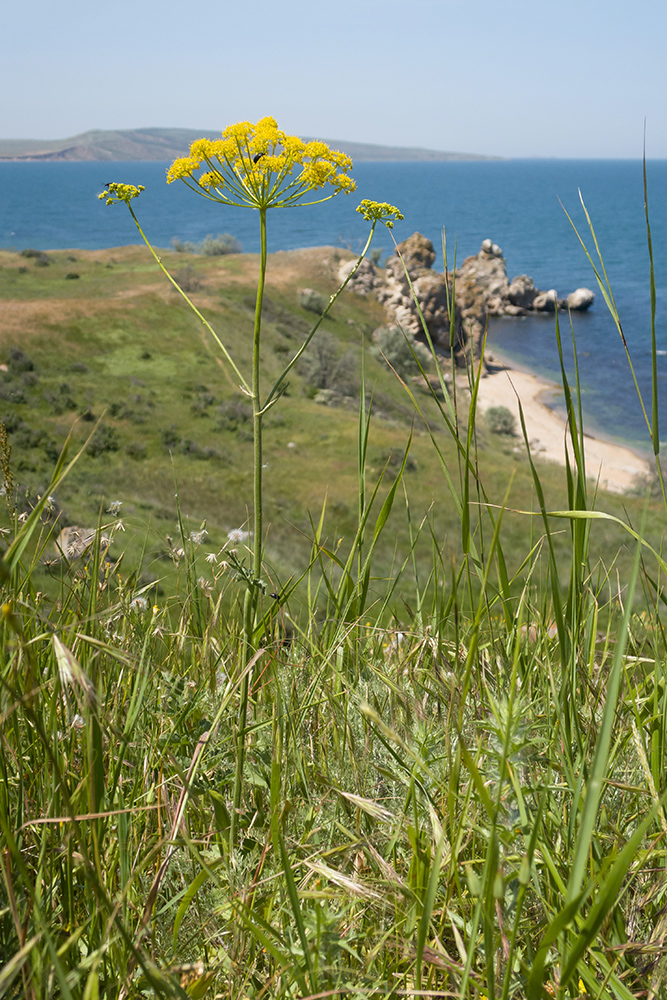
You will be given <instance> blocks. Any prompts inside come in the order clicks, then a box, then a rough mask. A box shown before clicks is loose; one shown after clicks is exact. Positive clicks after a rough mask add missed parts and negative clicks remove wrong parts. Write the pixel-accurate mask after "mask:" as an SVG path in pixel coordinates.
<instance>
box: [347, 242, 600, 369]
mask: <svg viewBox="0 0 667 1000" xmlns="http://www.w3.org/2000/svg"><path fill="white" fill-rule="evenodd" d="M399 254H400V256H399ZM435 256H436V255H435V251H434V249H433V244H432V243H431V241H430V240H427V239H426V237H425V236H422V234H421V233H414V234H413V235H412V236H410V237H409V238H408V239H407V240H404V241H403V243H400V244H399V245H398V250H397V252H396V253H394V254H392V256H391V257H390V258H389V260H388V261H387V266H386V269H385V271H384V274H383V273H382V271H381V270H380V269H379V268H377V267H376V266H375V265H374V264H373V263H372V262H371V261H367V260H364V261H363V262H362V265H361V266H360V268H359V270H358V271H357V273H356V274H355V275H354V277H353V278H352V279H351V281H350V282H349V284H348V286H347V287H348V288H349V289H351V290H352V291H355V292H357V293H358V294H360V295H368V294H371V293H372V294H374V295H377V297H378V299H379V300H380V302H382V303H384V306H385V308H386V310H387V316H388V319H389V321H390V323H392V324H395V325H397V326H399V327H401V328H402V329H403V330H405V332H406V333H407V334H411V335H412V336H414V337H416V338H417V339H418V340H425V339H426V338H425V336H424V330H423V328H422V322H421V318H420V312H421V315H422V316H423V318H424V322H425V323H426V327H427V329H428V333H429V336H430V337H431V340H432V341H433V343H434V345H435V346H436V347H437V348H439V349H440V350H441V351H443V352H444V353H449V351H450V343H452V342H453V350H454V356H455V358H456V360H457V362H459V363H460V364H465V361H466V359H467V358H468V357H470V356H472V357H478V356H479V353H480V344H481V340H482V337H483V335H484V330H485V329H486V325H487V320H488V318H489V317H490V316H528V315H536V314H538V313H553V312H555V311H556V309H570V310H577V311H582V310H584V309H589V308H590V306H591V305H592V304H593V300H594V299H595V295H594V294H593V292H592V291H591V290H590V289H589V288H578V289H576V291H574V292H571V293H570V294H569V295H568V296H567V298H565V299H560V298H559V297H558V293H557V291H556V289H555V288H551V289H549V290H548V291H540V289H539V288H536V287H535V283H534V281H533V279H532V278H530V277H529V276H528V275H527V274H520V275H518V276H517V277H515V278H513V279H512V281H509V279H508V277H507V264H506V262H505V258H504V256H503V252H502V250H501V248H500V247H499V246H498V244H497V243H494V242H493V241H492V240H488V239H487V240H484V242H483V243H482V246H481V249H480V251H479V253H477V254H474V255H473V256H472V257H467V258H466V259H465V260H464V262H463V264H462V265H461V267H460V268H457V270H456V272H455V273H454V274H452V273H451V272H450V273H448V274H444V273H441V272H438V271H434V270H433V264H434V262H435ZM353 266H354V265H353V263H349V262H346V263H344V264H341V266H340V270H339V279H340V280H341V281H343V280H344V279H345V278H346V277H347V275H348V274H349V273H350V270H351V269H352V267H353ZM406 272H407V274H406ZM411 285H412V288H411V287H410V286H411ZM453 297H454V298H455V302H456V307H455V309H454V314H453V317H452V316H450V304H451V302H452V298H453ZM415 299H416V301H415ZM452 332H453V341H452Z"/></svg>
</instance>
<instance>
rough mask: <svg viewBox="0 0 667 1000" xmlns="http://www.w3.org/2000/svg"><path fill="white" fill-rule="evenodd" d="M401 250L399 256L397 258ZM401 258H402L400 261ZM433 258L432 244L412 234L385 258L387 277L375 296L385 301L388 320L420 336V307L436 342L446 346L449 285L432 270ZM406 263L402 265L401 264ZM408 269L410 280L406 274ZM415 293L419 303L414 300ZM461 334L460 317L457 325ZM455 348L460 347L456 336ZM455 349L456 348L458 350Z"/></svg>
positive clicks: (441, 275) (421, 332)
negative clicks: (395, 251) (386, 259)
mask: <svg viewBox="0 0 667 1000" xmlns="http://www.w3.org/2000/svg"><path fill="white" fill-rule="evenodd" d="M399 253H400V257H399ZM401 258H402V260H401ZM434 261H435V251H434V249H433V244H432V243H431V241H430V240H427V239H426V237H425V236H422V234H421V233H414V234H413V235H412V236H410V237H409V238H408V239H407V240H404V241H403V243H400V244H399V246H398V252H397V253H394V254H392V256H391V257H390V258H389V260H388V261H387V267H386V280H385V284H384V287H382V288H380V290H379V293H378V298H379V300H380V302H382V303H384V305H385V308H386V310H387V314H388V317H389V319H390V320H391V321H392V322H393V323H394V324H396V325H397V326H400V327H401V328H402V329H404V330H405V332H406V333H407V334H412V336H414V337H417V338H418V339H419V338H423V335H424V331H423V330H422V325H421V320H420V318H419V309H420V310H421V312H422V315H423V317H424V321H425V323H426V326H427V328H428V331H429V334H430V336H431V338H432V340H433V342H434V343H435V344H438V345H440V346H441V347H445V348H448V347H449V309H448V305H447V303H448V296H449V292H450V288H449V285H448V280H447V276H446V275H445V274H439V273H438V272H437V271H432V270H431V268H432V266H433V262H434ZM404 264H405V268H404V266H403V265H404ZM406 270H407V272H408V275H409V278H410V281H408V277H407V276H406V273H405V272H406ZM410 282H412V288H413V289H414V295H415V296H416V298H417V302H418V303H419V309H418V308H417V305H416V303H415V300H414V297H413V294H412V290H411V289H410ZM456 330H457V333H460V320H459V321H458V325H457V326H456ZM456 343H457V348H458V347H461V348H462V346H463V345H462V344H459V338H458V337H457V338H456ZM457 348H455V350H456V349H457Z"/></svg>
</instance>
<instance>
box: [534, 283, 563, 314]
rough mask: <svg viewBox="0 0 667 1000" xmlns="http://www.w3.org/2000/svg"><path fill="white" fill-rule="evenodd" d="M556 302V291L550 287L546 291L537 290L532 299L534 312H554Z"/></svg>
mask: <svg viewBox="0 0 667 1000" xmlns="http://www.w3.org/2000/svg"><path fill="white" fill-rule="evenodd" d="M557 303H558V292H557V291H556V289H555V288H550V289H549V291H548V292H539V294H538V295H536V296H535V298H534V299H533V309H535V311H536V312H555V311H556V305H557Z"/></svg>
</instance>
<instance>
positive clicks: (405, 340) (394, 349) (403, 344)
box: [371, 326, 431, 378]
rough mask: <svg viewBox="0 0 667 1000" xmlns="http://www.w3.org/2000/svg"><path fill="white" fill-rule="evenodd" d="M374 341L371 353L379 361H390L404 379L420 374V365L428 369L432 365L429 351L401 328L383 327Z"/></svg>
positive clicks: (374, 334)
mask: <svg viewBox="0 0 667 1000" xmlns="http://www.w3.org/2000/svg"><path fill="white" fill-rule="evenodd" d="M373 340H374V342H375V346H374V347H372V348H371V353H372V354H373V355H374V356H375V357H376V358H377V359H378V361H384V360H386V361H388V362H389V364H390V365H391V367H392V368H393V369H395V371H396V372H398V374H399V375H400V376H401V377H402V378H406V377H407V376H409V375H417V374H419V366H420V365H421V367H422V368H428V366H429V365H430V363H431V352H430V351H429V349H428V348H427V347H425V346H424V344H420V343H419V341H417V340H415V339H414V337H413V336H412V335H411V334H406V333H404V332H403V330H401V328H400V327H399V326H381V327H380V328H379V329H377V330H375V332H374V333H373Z"/></svg>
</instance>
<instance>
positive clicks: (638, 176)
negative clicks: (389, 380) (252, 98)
mask: <svg viewBox="0 0 667 1000" xmlns="http://www.w3.org/2000/svg"><path fill="white" fill-rule="evenodd" d="M166 167H167V164H165V163H134V162H133V163H107V162H104V163H100V162H94V163H0V246H2V247H4V248H10V249H17V250H21V249H25V248H26V247H34V248H36V249H39V250H49V249H64V248H79V249H99V248H103V247H112V246H120V245H124V244H128V243H138V242H140V238H139V236H138V233H137V231H136V229H135V227H134V223H133V222H132V219H131V218H130V215H129V213H128V212H127V210H126V209H125V207H124V206H122V205H118V206H113V207H106V206H105V205H104V204H103V203H102V202H100V201H98V200H97V197H96V196H97V194H98V192H99V191H101V190H102V188H103V186H104V184H105V183H106V182H108V181H114V180H120V181H125V182H127V183H132V184H143V185H144V186H145V187H146V191H145V192H144V194H143V195H142V196H141V198H140V199H139V200H138V201H136V202H134V205H135V207H136V210H137V212H138V214H139V216H140V219H141V222H142V225H143V226H144V229H145V232H146V234H147V236H148V237H149V239H150V240H151V241H152V242H153V243H154V244H155V245H156V246H161V247H168V246H169V244H170V242H171V240H172V238H173V237H178V238H180V239H181V240H191V241H193V242H196V241H200V240H201V239H203V237H204V236H206V234H207V233H212V234H217V233H222V232H229V233H231V234H233V235H234V236H235V237H236V238H237V239H238V240H239V241H240V242H241V244H242V246H243V249H244V250H245V251H249V252H254V251H256V250H257V249H258V231H257V216H256V213H254V212H252V211H250V210H245V209H232V208H225V207H223V206H220V205H216V204H212V203H210V202H208V201H206V200H205V199H203V198H197V197H196V196H195V195H194V194H193V193H192V192H190V191H189V190H188V189H187V188H186V187H185V186H184V185H178V184H172V185H170V186H167V185H166V183H165V171H166ZM647 174H648V189H649V212H650V220H651V228H652V235H653V247H654V257H655V274H656V286H657V318H656V330H657V340H658V350H659V357H658V380H659V384H660V387H661V388H662V389H664V388H665V387H667V386H666V382H667V312H666V307H667V161H649V162H648V164H647ZM354 176H355V179H356V181H357V191H356V193H355V194H354V195H352V196H350V197H346V196H344V195H341V196H338V197H337V198H334V199H333V200H332V201H328V202H325V203H324V204H322V205H317V206H314V207H310V208H304V207H300V208H292V209H287V210H277V211H275V212H274V213H272V215H271V216H270V217H269V249H270V251H276V250H290V249H294V248H297V247H306V246H321V245H325V244H328V245H337V246H347V247H350V248H351V249H357V248H358V247H360V246H361V245H362V243H363V242H364V240H365V237H366V234H367V226H366V224H365V223H364V222H363V220H362V219H361V217H360V216H359V215H358V214H356V213H355V208H356V205H357V204H358V202H359V200H360V199H361V198H372V199H374V200H377V201H388V202H390V203H392V204H394V205H397V206H398V207H399V208H400V210H401V211H402V212H403V214H404V215H405V221H404V222H402V223H397V224H396V228H395V229H394V235H395V237H396V239H397V240H398V241H400V240H401V239H404V238H405V237H407V236H409V235H410V234H411V233H413V232H415V230H418V231H419V232H421V233H423V234H424V235H425V236H428V237H429V239H431V240H432V241H433V244H434V246H435V248H436V249H437V250H438V251H439V259H438V261H437V262H436V267H438V266H440V267H442V252H441V249H442V234H443V227H444V231H445V233H446V243H447V257H448V264H449V267H450V268H451V266H452V264H453V261H454V259H455V257H456V260H457V261H459V262H460V261H462V260H463V258H464V257H466V256H468V255H469V254H473V253H476V252H477V251H478V250H479V247H480V244H481V242H482V240H483V239H486V238H487V237H489V238H491V239H492V240H493V241H494V242H495V243H498V244H499V245H500V246H501V247H502V249H503V253H504V256H505V259H506V261H507V271H508V276H509V277H510V279H511V278H512V277H513V276H514V275H516V274H529V275H530V276H531V277H532V278H533V279H534V281H535V284H536V285H537V286H538V287H539V288H542V289H549V288H556V289H557V290H558V293H559V295H566V294H567V293H568V292H570V291H572V290H573V289H575V288H578V287H581V286H585V287H588V288H592V289H593V290H594V291H595V292H596V300H595V304H594V306H593V307H592V309H591V310H590V311H589V312H588V313H584V314H581V315H577V316H576V317H575V319H574V331H575V336H576V343H577V352H578V359H579V367H580V375H581V384H582V405H583V408H584V415H585V422H586V427H587V429H588V430H589V431H590V432H591V433H595V434H602V435H606V436H609V437H612V438H620V439H623V440H626V441H628V442H630V443H632V444H633V445H634V446H635V447H642V446H646V445H647V430H646V424H645V422H644V418H643V416H642V413H641V409H640V406H639V403H638V401H637V398H636V393H635V390H634V387H633V385H632V379H631V376H630V372H629V369H628V364H627V360H626V357H625V352H624V350H623V346H622V343H621V340H620V337H619V335H618V333H617V331H616V329H615V327H614V324H613V322H612V320H611V317H610V316H609V313H608V311H607V308H606V306H605V304H604V301H603V298H602V296H601V295H600V293H599V289H598V287H597V284H596V280H595V275H594V273H593V271H592V268H591V265H590V264H589V262H588V260H587V259H586V255H585V253H584V251H583V249H582V247H581V244H580V242H579V240H578V239H577V236H576V234H575V232H574V230H573V228H572V225H571V223H570V222H569V221H568V218H567V216H566V214H565V211H564V209H567V211H568V212H569V214H570V215H571V217H572V219H573V221H574V223H575V224H576V226H577V228H578V229H579V232H580V234H581V236H582V238H583V239H584V241H585V242H586V244H587V246H588V247H589V249H591V251H594V247H593V245H592V244H593V240H592V238H591V235H590V231H589V230H588V226H587V223H586V219H585V216H584V213H583V210H582V207H581V203H580V200H579V191H581V194H582V196H583V199H584V201H585V204H586V206H587V208H588V211H589V213H590V216H591V218H592V221H593V224H594V226H595V231H596V235H597V239H598V244H599V247H600V250H601V252H602V256H603V258H604V263H605V267H606V271H607V275H608V278H609V281H610V283H611V287H612V290H613V295H614V299H615V301H616V305H617V307H618V310H619V313H620V315H621V321H622V324H623V329H624V333H625V336H626V340H627V343H628V346H629V349H630V352H631V355H632V359H633V363H634V365H635V369H636V371H637V375H638V379H639V383H640V386H641V389H642V391H643V392H644V393H645V396H646V401H647V408H648V410H649V412H650V363H651V360H650V292H649V257H648V249H647V239H646V223H645V218H644V193H643V181H642V164H641V162H640V161H639V160H507V161H480V162H470V163H464V162H461V163H359V164H358V165H357V166H356V167H355V170H354ZM375 245H376V246H380V247H382V248H383V249H384V251H385V252H386V253H389V252H390V251H391V249H392V244H391V240H390V237H389V234H388V233H387V232H386V231H385V230H382V231H379V232H378V233H377V239H376V244H375ZM561 326H562V334H563V338H564V340H565V341H566V342H571V337H570V331H569V326H568V322H567V317H566V316H564V315H563V314H561ZM489 344H490V348H491V350H493V348H494V347H495V348H496V349H497V350H498V351H499V352H501V353H502V354H504V355H506V356H507V357H509V358H511V359H512V360H513V361H514V362H516V363H519V364H522V365H523V366H525V367H526V368H529V369H531V370H533V371H536V372H537V373H539V374H542V375H544V376H547V377H550V378H553V379H558V378H559V365H558V355H557V350H556V338H555V323H554V317H553V316H550V317H534V318H529V319H512V320H510V319H504V320H495V321H493V323H492V325H491V327H490V333H489ZM568 354H569V358H570V360H569V362H568V366H569V368H570V370H571V368H572V363H571V356H572V351H571V348H569V351H568ZM663 397H664V399H662V400H661V405H662V412H661V419H662V425H664V431H663V429H662V426H661V437H663V438H665V440H667V402H666V401H665V400H667V396H666V395H665V393H664V391H663ZM552 405H554V406H555V407H558V406H559V405H561V401H560V400H559V399H558V398H557V397H555V398H554V399H553V401H552Z"/></svg>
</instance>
